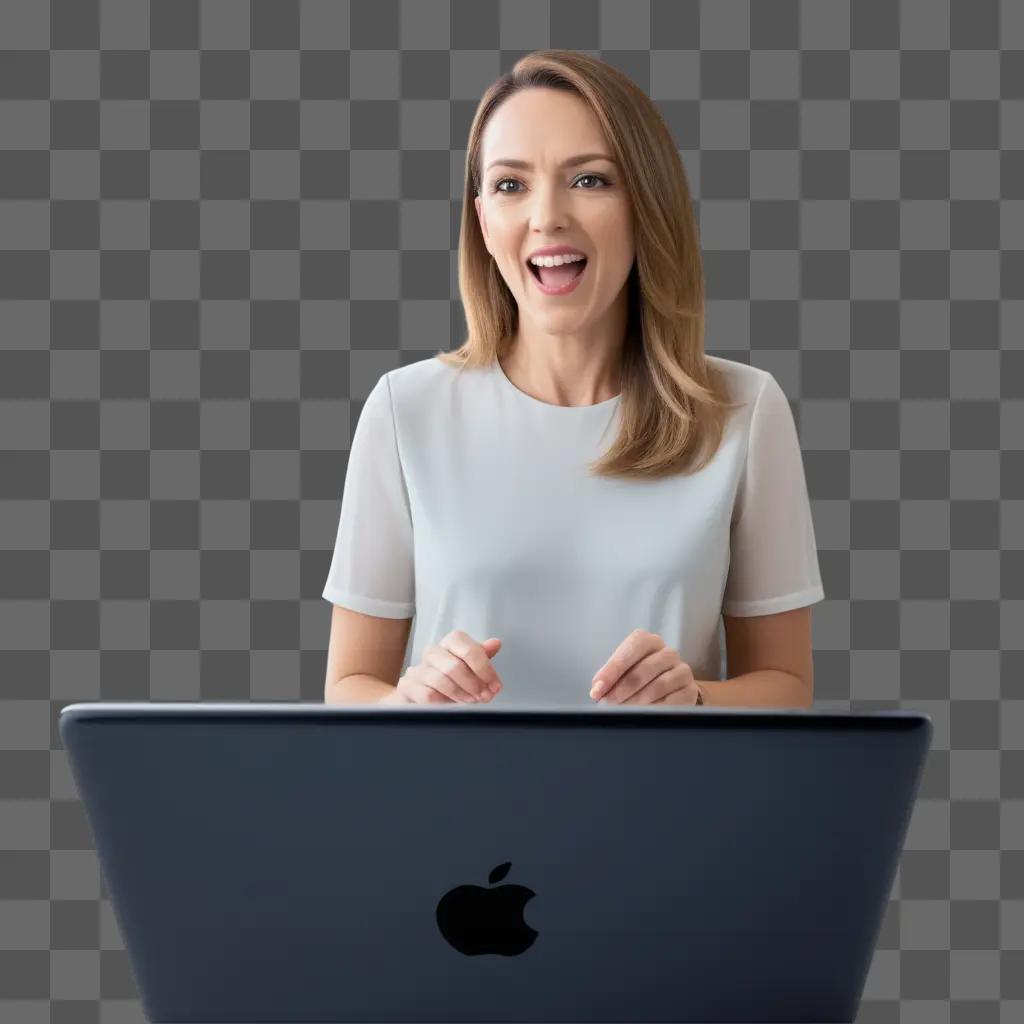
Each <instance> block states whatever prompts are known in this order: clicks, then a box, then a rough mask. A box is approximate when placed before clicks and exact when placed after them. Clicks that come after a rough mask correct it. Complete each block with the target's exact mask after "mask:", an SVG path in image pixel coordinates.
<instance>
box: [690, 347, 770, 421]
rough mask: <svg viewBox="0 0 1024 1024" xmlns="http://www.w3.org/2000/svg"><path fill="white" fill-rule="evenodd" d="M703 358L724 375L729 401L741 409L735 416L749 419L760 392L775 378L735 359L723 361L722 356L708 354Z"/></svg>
mask: <svg viewBox="0 0 1024 1024" xmlns="http://www.w3.org/2000/svg"><path fill="white" fill-rule="evenodd" d="M705 358H706V359H707V361H708V363H709V364H711V365H712V366H713V367H714V368H715V369H717V370H719V371H721V373H723V374H724V375H725V379H726V381H727V382H728V385H729V392H730V399H731V401H733V402H736V403H738V404H740V405H741V406H742V409H739V410H737V411H736V415H737V416H739V415H740V414H741V413H743V414H745V415H746V416H747V418H749V415H750V413H751V411H752V410H753V408H754V405H755V404H756V403H757V399H758V397H759V396H760V394H761V392H762V390H763V389H764V388H765V387H766V386H767V385H768V384H769V382H771V381H774V380H775V378H774V377H773V376H772V374H771V373H770V372H769V371H768V370H762V369H761V368H760V367H759V366H750V365H749V364H748V363H741V362H738V361H736V360H735V359H725V358H723V357H722V356H713V355H710V354H706V355H705ZM776 386H778V385H776Z"/></svg>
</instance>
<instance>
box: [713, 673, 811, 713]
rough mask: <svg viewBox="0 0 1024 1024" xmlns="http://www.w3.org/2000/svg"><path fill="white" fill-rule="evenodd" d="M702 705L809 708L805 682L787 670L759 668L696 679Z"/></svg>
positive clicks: (808, 691)
mask: <svg viewBox="0 0 1024 1024" xmlns="http://www.w3.org/2000/svg"><path fill="white" fill-rule="evenodd" d="M697 686H698V687H699V688H700V692H701V693H702V694H703V695H704V703H705V704H718V705H721V706H728V705H731V706H734V707H784V708H792V707H798V708H809V707H810V706H811V703H812V698H811V693H810V689H809V688H808V686H807V684H806V683H805V682H804V681H803V680H802V679H800V678H798V677H797V676H795V675H792V674H791V673H789V672H783V671H781V670H780V669H776V668H762V669H758V670H757V671H754V672H744V673H743V674H742V675H739V676H734V677H733V678H732V679H714V680H703V679H698V680H697Z"/></svg>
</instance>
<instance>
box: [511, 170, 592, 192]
mask: <svg viewBox="0 0 1024 1024" xmlns="http://www.w3.org/2000/svg"><path fill="white" fill-rule="evenodd" d="M585 178H596V179H597V180H598V181H600V182H601V184H602V187H606V186H607V185H608V184H609V181H608V179H607V178H606V177H605V176H604V175H603V174H581V175H580V176H579V177H578V178H577V179H576V182H575V183H574V184H578V183H579V182H581V181H583V180H584V179H585ZM506 181H511V182H513V183H515V184H522V182H520V181H519V179H518V178H499V179H498V180H497V181H496V182H495V183H494V184H493V186H492V187H491V191H492V192H501V193H503V194H505V195H514V194H515V193H514V192H513V191H512V190H510V189H507V188H501V187H500V186H501V185H502V184H504V183H505V182H506ZM583 191H584V192H595V191H597V190H596V189H593V188H585V189H584V190H583Z"/></svg>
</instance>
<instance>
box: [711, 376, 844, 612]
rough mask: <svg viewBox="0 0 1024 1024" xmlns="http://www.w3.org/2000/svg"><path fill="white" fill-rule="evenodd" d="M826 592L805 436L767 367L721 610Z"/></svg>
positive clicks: (771, 607) (777, 606)
mask: <svg viewBox="0 0 1024 1024" xmlns="http://www.w3.org/2000/svg"><path fill="white" fill-rule="evenodd" d="M824 597H825V590H824V588H823V587H822V583H821V572H820V569H819V566H818V548H817V544H816V542H815V539H814V523H813V520H812V518H811V504H810V500H809V498H808V494H807V481H806V479H805V477H804V465H803V456H802V454H801V451H800V439H799V436H798V435H797V431H796V424H795V422H794V420H793V414H792V411H791V410H790V407H789V400H788V399H787V398H786V393H785V392H784V391H783V390H782V388H781V387H780V386H779V383H778V381H776V379H775V377H774V376H772V374H771V373H768V374H767V377H766V380H765V382H764V384H763V385H762V387H761V390H760V392H759V393H758V396H757V400H756V401H755V403H754V409H753V412H752V414H751V422H750V437H749V445H748V448H747V459H746V465H745V467H744V471H743V476H742V477H741V479H740V483H739V486H738V488H737V492H736V507H735V509H734V512H733V521H732V527H731V540H730V561H729V575H728V578H727V580H726V585H725V593H724V595H723V600H722V612H723V614H725V615H732V616H745V615H772V614H774V613H776V612H785V611H790V610H791V609H793V608H802V607H803V606H804V605H808V604H814V603H815V602H817V601H821V600H823V599H824Z"/></svg>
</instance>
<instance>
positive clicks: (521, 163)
mask: <svg viewBox="0 0 1024 1024" xmlns="http://www.w3.org/2000/svg"><path fill="white" fill-rule="evenodd" d="M588 160H607V161H608V163H610V164H613V163H615V161H614V160H613V159H612V158H611V157H610V156H607V155H606V154H604V153H581V154H580V155H579V156H571V157H569V159H568V160H563V161H562V163H561V164H559V166H560V167H575V166H576V165H577V164H585V163H586V162H587V161H588ZM499 164H500V165H501V166H502V167H521V168H522V169H523V170H525V171H529V170H532V169H533V164H531V163H529V162H528V161H526V160H492V161H491V162H490V163H489V164H488V165H487V170H490V169H491V168H492V167H496V166H498V165H499Z"/></svg>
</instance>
